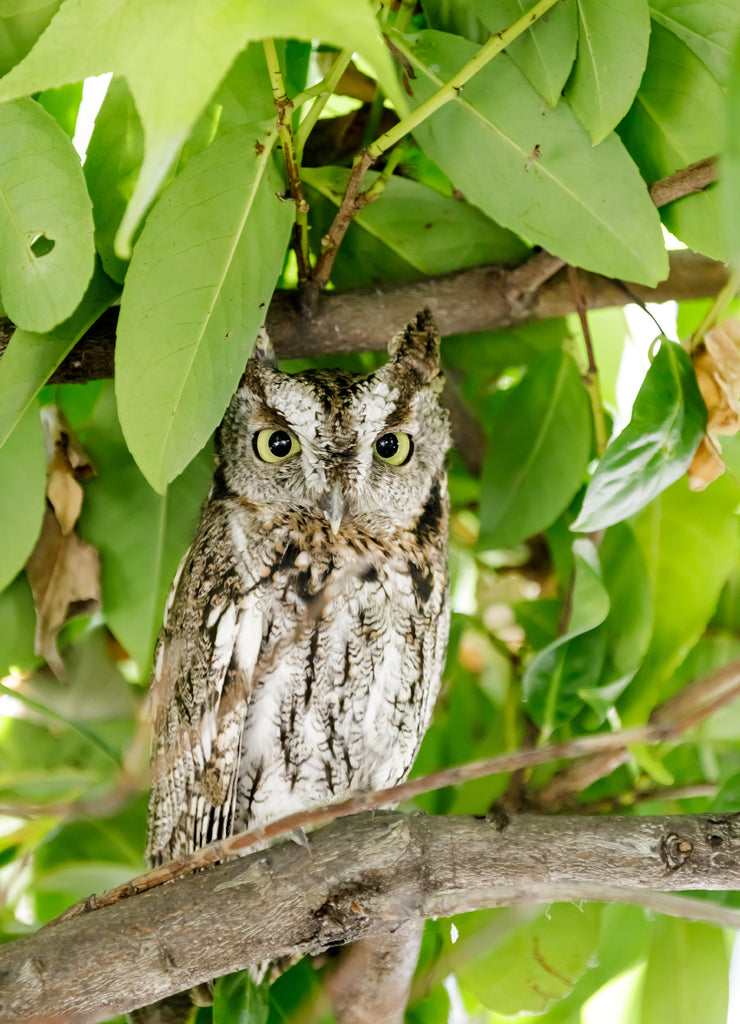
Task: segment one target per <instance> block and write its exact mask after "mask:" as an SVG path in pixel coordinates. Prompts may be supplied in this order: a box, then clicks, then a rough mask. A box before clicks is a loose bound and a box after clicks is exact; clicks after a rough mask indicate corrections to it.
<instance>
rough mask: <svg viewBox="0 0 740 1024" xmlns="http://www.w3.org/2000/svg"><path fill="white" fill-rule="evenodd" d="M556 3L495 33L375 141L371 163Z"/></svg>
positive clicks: (544, 1) (545, 3)
mask: <svg viewBox="0 0 740 1024" xmlns="http://www.w3.org/2000/svg"><path fill="white" fill-rule="evenodd" d="M556 3H557V0H538V2H537V3H536V4H534V6H533V7H532V8H531V9H530V10H528V11H527V13H526V14H524V15H522V17H521V18H519V19H518V20H517V21H515V22H514V24H513V25H511V26H510V27H509V28H507V29H506V30H505V31H503V32H496V33H495V34H494V35H492V36H491V38H490V39H489V40H488V42H487V43H485V44H484V45H483V46H482V47H481V48H480V50H478V52H477V53H476V55H475V56H474V57H473V59H472V60H470V61H468V63H467V64H466V65H465V66H464V67H462V68H460V70H459V71H458V72H457V74H456V75H453V77H452V78H451V79H450V80H449V81H448V82H445V83H444V84H441V83H440V88H439V89H438V90H437V92H435V93H434V95H433V96H430V97H429V99H428V100H426V101H425V102H424V103H421V104H420V105H419V106H418V107H417V108H416V110H414V111H412V113H410V114H409V115H408V116H407V117H404V118H402V119H401V120H400V121H399V122H398V123H397V124H395V125H394V126H393V127H392V128H390V129H389V130H388V131H387V132H385V133H384V134H383V135H381V136H380V137H379V138H377V139H376V140H375V142H373V143H372V144H371V145H370V146H369V147H368V148H369V151H370V153H371V154H372V156H373V159H375V158H377V157H379V156H381V155H382V154H383V153H385V152H386V150H388V149H390V148H391V147H392V146H395V145H396V143H397V142H400V141H401V139H402V138H403V137H404V135H408V133H409V132H411V131H413V130H414V128H416V127H418V125H420V124H421V123H422V122H423V121H426V119H427V118H428V117H430V116H431V115H432V114H434V113H436V111H437V110H439V109H440V108H441V107H443V106H445V104H446V103H449V102H450V100H452V99H454V98H455V97H456V96H458V95H459V94H460V91H461V89H462V88H463V87H464V86H465V85H466V84H467V83H468V82H469V81H470V79H471V78H472V77H473V75H475V74H477V72H478V71H480V70H481V68H484V67H485V66H486V64H488V62H489V61H491V60H493V58H494V57H495V56H496V55H497V54H499V53H501V51H502V50H504V49H506V47H507V46H510V45H511V43H512V42H513V41H514V40H515V39H516V38H517V37H518V36H520V35H521V34H522V33H523V32H526V30H527V29H528V28H531V26H532V25H534V23H535V22H536V21H538V20H539V19H540V18H541V17H542V15H543V14H546V13H547V11H549V10H550V8H551V7H553V6H554V5H555V4H556Z"/></svg>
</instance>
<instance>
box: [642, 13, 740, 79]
mask: <svg viewBox="0 0 740 1024" xmlns="http://www.w3.org/2000/svg"><path fill="white" fill-rule="evenodd" d="M650 14H651V16H652V18H653V21H655V22H657V23H658V24H659V25H662V27H663V28H666V29H668V31H669V32H672V33H673V34H674V35H675V36H677V37H678V38H679V39H680V40H681V41H682V42H684V43H685V44H686V46H688V47H689V49H690V50H692V51H693V52H694V53H695V54H696V56H697V57H698V58H699V59H700V60H701V61H702V62H703V63H704V64H705V65H706V66H707V68H708V69H709V71H710V72H711V74H712V75H713V77H714V78H716V79H717V81H718V82H720V84H722V85H724V84H725V83H726V82H727V76H728V74H729V69H730V63H731V59H732V51H733V48H734V46H735V40H736V39H737V34H738V31H739V30H740V7H738V5H737V4H736V3H735V2H734V0H730V2H729V3H728V2H727V0H650Z"/></svg>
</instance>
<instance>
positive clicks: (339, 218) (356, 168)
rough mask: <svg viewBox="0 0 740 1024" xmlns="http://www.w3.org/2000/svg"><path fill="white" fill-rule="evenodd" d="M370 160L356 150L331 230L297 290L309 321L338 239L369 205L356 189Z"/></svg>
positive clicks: (337, 244)
mask: <svg viewBox="0 0 740 1024" xmlns="http://www.w3.org/2000/svg"><path fill="white" fill-rule="evenodd" d="M374 160H375V157H374V156H372V155H371V154H370V151H369V150H367V149H363V150H360V152H359V153H358V154H357V156H356V157H355V159H354V162H353V164H352V171H351V173H350V176H349V181H348V182H347V188H346V189H345V192H344V196H343V197H342V202H341V203H340V204H339V209H338V210H337V213H336V215H335V217H334V220H333V221H332V225H331V227H330V228H329V230H328V232H327V233H326V235H325V236H324V238H323V239H322V240H321V252H320V253H319V256H318V258H317V260H316V266H315V267H314V268H313V273H312V274H311V277H310V278H309V280H308V281H307V282H306V283H305V285H304V286H303V288H302V289H301V311H302V313H303V315H304V316H308V317H311V316H312V315H313V311H314V309H315V308H316V301H317V299H318V296H319V292H320V291H321V290H322V289H323V288H325V287H326V285H327V283H328V281H329V275H330V274H331V268H332V267H333V265H334V260H335V259H336V255H337V251H338V249H339V246H340V245H341V242H342V239H343V238H344V236H345V234H346V233H347V228H348V227H349V226H350V224H351V223H352V220H353V219H354V217H355V215H356V214H357V212H358V211H359V210H361V209H362V208H363V207H364V206H367V204H368V202H370V200H369V199H368V198H367V196H366V194H365V193H364V192H361V191H360V189H361V185H362V179H363V177H364V175H365V171H367V170H368V168H369V167H370V166H371V164H372V163H373V162H374Z"/></svg>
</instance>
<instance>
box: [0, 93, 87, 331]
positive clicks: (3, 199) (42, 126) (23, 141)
mask: <svg viewBox="0 0 740 1024" xmlns="http://www.w3.org/2000/svg"><path fill="white" fill-rule="evenodd" d="M0 154H1V156H0V282H1V284H2V295H3V305H4V306H5V311H6V313H7V315H8V316H9V317H10V318H11V320H13V322H14V323H15V324H17V325H18V326H21V327H24V328H25V329H26V330H29V331H49V330H51V328H52V327H54V326H56V324H58V323H61V322H62V321H63V320H66V319H67V317H69V316H71V314H72V313H73V311H74V309H75V308H76V306H77V305H78V303H79V302H80V300H81V299H82V296H83V295H84V293H85V289H86V288H87V285H88V282H89V281H90V277H91V275H92V272H93V266H94V255H95V254H94V249H93V239H92V210H91V206H90V199H89V197H88V194H87V190H86V188H85V181H84V178H83V176H82V168H81V167H80V161H79V158H78V156H77V153H76V152H75V150H74V148H73V146H72V143H71V141H70V139H69V137H68V136H67V135H65V133H64V132H63V131H62V129H61V128H60V127H59V125H58V124H57V123H56V121H55V120H54V118H53V117H51V115H50V114H47V113H46V111H45V110H43V109H42V108H41V107H40V106H39V105H38V103H34V101H33V100H28V99H23V100H18V101H17V102H16V103H5V104H1V105H0Z"/></svg>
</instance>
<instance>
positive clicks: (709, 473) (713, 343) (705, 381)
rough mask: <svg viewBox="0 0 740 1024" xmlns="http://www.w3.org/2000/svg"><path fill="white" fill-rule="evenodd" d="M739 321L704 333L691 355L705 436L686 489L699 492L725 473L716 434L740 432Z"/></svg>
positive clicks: (690, 472)
mask: <svg viewBox="0 0 740 1024" xmlns="http://www.w3.org/2000/svg"><path fill="white" fill-rule="evenodd" d="M738 348H740V320H737V319H736V318H734V317H731V318H730V319H729V320H725V321H724V322H723V323H721V324H718V325H717V326H716V327H713V328H712V330H711V331H707V333H706V335H705V337H704V341H703V343H702V344H701V345H699V346H698V347H697V348H696V349H695V350H694V352H693V353H692V356H691V359H692V361H693V363H694V369H695V371H696V382H697V384H698V385H699V391H700V392H701V396H702V398H703V399H704V404H705V405H706V407H707V433H706V436H705V438H704V439H703V441H702V443H701V444H700V445H699V447H698V449H697V451H696V454H695V455H694V458H693V460H692V462H691V465H690V466H689V469H688V477H689V487H690V488H691V489H692V491H701V490H703V489H704V488H705V487H706V486H707V484H709V483H711V482H712V480H716V479H717V477H718V476H720V475H721V474H722V473H723V472H724V468H725V467H724V463H723V461H722V459H721V457H720V452H721V448H720V445H719V441H718V440H717V435H718V434H736V433H737V431H738V429H740V353H738Z"/></svg>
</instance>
